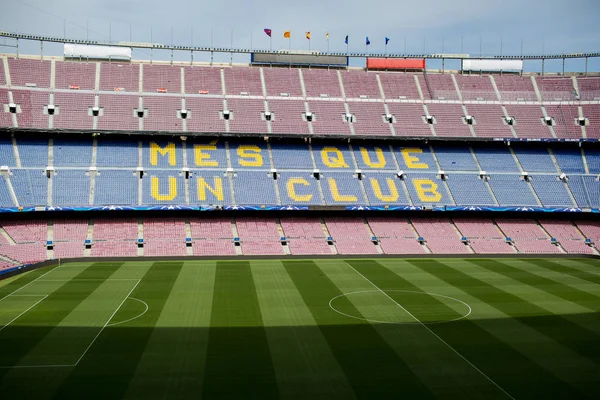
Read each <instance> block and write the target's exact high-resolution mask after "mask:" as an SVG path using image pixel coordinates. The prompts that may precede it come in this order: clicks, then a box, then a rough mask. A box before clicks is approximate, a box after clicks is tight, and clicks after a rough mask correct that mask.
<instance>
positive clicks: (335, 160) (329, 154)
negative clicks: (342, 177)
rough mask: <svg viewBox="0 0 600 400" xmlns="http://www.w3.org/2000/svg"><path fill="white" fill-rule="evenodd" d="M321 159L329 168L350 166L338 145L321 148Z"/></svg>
mask: <svg viewBox="0 0 600 400" xmlns="http://www.w3.org/2000/svg"><path fill="white" fill-rule="evenodd" d="M321 160H323V164H325V165H327V166H328V167H329V168H350V167H348V164H346V161H345V160H344V154H342V151H341V150H340V149H338V148H337V147H323V150H321Z"/></svg>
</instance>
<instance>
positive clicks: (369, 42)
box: [366, 36, 371, 46]
mask: <svg viewBox="0 0 600 400" xmlns="http://www.w3.org/2000/svg"><path fill="white" fill-rule="evenodd" d="M366 43H367V46H368V45H370V44H371V41H370V40H369V37H368V36H367V41H366Z"/></svg>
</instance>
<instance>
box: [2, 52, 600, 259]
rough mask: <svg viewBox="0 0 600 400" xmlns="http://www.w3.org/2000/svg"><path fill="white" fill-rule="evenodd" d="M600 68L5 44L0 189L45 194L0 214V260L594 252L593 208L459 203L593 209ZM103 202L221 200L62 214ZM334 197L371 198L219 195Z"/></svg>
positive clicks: (599, 154)
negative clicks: (424, 67) (468, 70)
mask: <svg viewBox="0 0 600 400" xmlns="http://www.w3.org/2000/svg"><path fill="white" fill-rule="evenodd" d="M6 65H7V66H8V69H6V68H5V66H6ZM599 82H600V78H599V77H581V76H578V77H547V76H537V75H527V76H518V75H511V74H506V73H504V74H501V75H500V74H494V75H488V74H480V75H465V74H458V73H454V72H452V73H437V72H435V73H434V72H422V73H416V72H411V73H401V72H387V71H377V72H375V71H366V70H364V69H358V68H347V69H344V70H336V69H320V68H302V69H298V68H291V67H290V68H282V67H266V66H265V67H256V66H252V67H248V66H237V65H235V66H223V65H218V66H212V65H211V66H210V67H209V66H207V65H197V64H194V65H183V64H182V63H177V62H175V63H170V64H167V63H166V62H160V61H159V62H152V63H148V62H137V61H136V62H132V63H122V62H96V61H92V62H89V61H86V62H78V61H64V60H62V59H60V58H55V59H54V58H53V59H52V60H40V59H36V58H33V57H25V58H14V57H12V56H8V57H7V56H5V55H2V56H0V130H3V132H0V166H2V167H3V168H2V170H1V171H0V207H3V208H9V209H8V210H3V211H23V210H24V209H26V210H24V211H33V210H34V208H35V211H43V210H44V207H48V208H47V209H46V210H47V211H46V212H47V214H43V215H41V214H39V213H26V214H18V213H13V214H14V215H16V217H15V216H14V215H13V216H11V217H10V218H8V217H7V218H5V219H3V220H0V269H6V268H10V267H12V266H15V265H21V264H28V263H35V262H39V261H43V260H46V259H52V258H73V257H126V256H127V257H157V256H173V257H185V256H191V255H195V256H236V255H255V256H261V255H277V256H284V255H329V254H339V255H361V254H369V255H376V254H434V255H435V254H469V253H476V254H496V253H497V254H500V253H506V254H515V253H517V254H518V253H534V254H541V253H549V254H551V253H557V254H562V253H570V254H594V255H598V250H597V248H596V247H594V246H591V244H592V243H598V242H600V227H599V225H598V223H597V221H595V220H592V218H590V221H588V220H586V219H585V218H574V219H573V220H568V219H554V218H552V219H550V218H547V217H545V216H544V218H539V217H538V216H537V215H535V214H534V215H530V214H528V215H527V218H519V219H516V218H514V217H513V216H511V217H510V219H506V218H503V217H498V218H494V219H491V218H489V214H485V215H486V217H485V218H467V217H465V216H464V215H465V214H466V213H467V212H470V211H471V210H479V209H480V208H481V209H483V210H484V211H489V210H490V209H489V208H488V207H492V210H493V211H499V210H501V209H504V208H507V209H508V210H509V211H515V208H516V209H518V210H523V211H533V212H536V211H539V209H538V208H537V207H546V209H545V210H544V211H555V212H556V211H561V212H562V211H571V212H581V211H584V212H587V211H593V212H594V213H595V212H597V211H598V210H597V208H600V181H599V180H598V174H600V151H599V150H598V148H597V144H595V143H587V142H589V141H591V140H593V139H600V104H599V101H600V83H599ZM114 133H117V134H118V133H121V135H113V134H114ZM123 133H126V134H127V135H129V134H131V135H132V136H125V135H124V134H123ZM150 134H152V135H150ZM133 135H137V136H133ZM246 136H254V137H246ZM263 138H264V139H263ZM340 138H341V139H342V140H340ZM378 138H381V139H380V140H379V141H377V140H376V139H378ZM500 138H502V139H504V141H501V140H499V141H498V142H497V143H496V141H492V140H489V139H500ZM446 139H450V140H452V142H449V141H446ZM482 139H487V140H482ZM520 139H533V141H536V142H538V141H539V142H540V143H520ZM546 139H567V140H566V141H561V142H560V143H554V142H546V141H545V140H546ZM579 139H590V140H588V141H587V142H586V143H570V142H571V141H573V142H574V141H578V140H579ZM509 140H510V142H509ZM542 140H543V141H542ZM529 141H531V140H529ZM578 145H579V147H577V146H578ZM563 174H564V175H563ZM96 206H98V207H101V208H102V209H109V210H111V209H129V207H138V208H143V209H146V210H147V209H152V210H154V209H157V208H163V206H164V207H167V206H169V207H170V206H182V208H184V207H183V206H202V207H203V208H204V207H209V209H212V208H210V206H214V207H213V208H214V209H215V212H214V213H202V215H201V216H198V214H194V215H191V214H187V215H186V214H185V213H183V212H182V213H180V214H175V217H172V216H168V215H167V216H165V215H162V216H161V215H159V214H156V213H152V212H153V211H149V213H148V214H146V213H141V214H140V217H139V218H129V217H121V218H118V217H114V216H113V215H109V217H108V218H107V217H106V216H105V214H104V215H103V214H99V213H96V214H92V215H91V216H90V217H89V219H88V216H87V214H84V215H86V217H85V218H81V217H79V215H75V218H70V217H67V215H66V214H60V208H61V207H65V208H67V209H70V208H71V207H73V208H82V209H85V210H89V207H96ZM157 206H158V207H157ZM284 206H285V207H284ZM287 206H297V207H287ZM330 206H333V207H336V208H335V210H336V212H337V210H339V211H341V210H343V209H350V208H352V209H359V210H362V209H363V208H369V207H373V208H376V209H377V210H379V211H375V212H373V214H353V215H343V213H340V214H333V215H332V214H328V213H323V214H303V213H302V212H300V211H299V214H291V213H292V211H289V213H286V212H287V210H286V211H280V214H276V215H273V214H269V213H268V212H267V211H265V214H261V215H260V217H257V216H256V214H237V213H236V211H230V209H233V210H235V209H236V208H242V209H243V208H250V209H256V208H267V209H271V208H276V209H280V210H281V209H283V208H297V209H303V210H304V209H306V208H310V209H322V208H324V207H330ZM383 207H385V208H388V207H389V208H393V207H398V208H402V209H403V210H414V209H420V208H421V207H423V208H424V209H433V210H434V211H436V212H435V213H434V214H435V215H434V216H433V217H432V216H431V215H425V214H423V213H420V212H419V211H415V214H412V212H413V211H406V212H405V214H394V213H390V214H389V216H388V215H384V216H382V215H381V214H377V213H378V212H383V211H381V210H382V208H383ZM172 208H177V207H172ZM189 208H192V207H189ZM197 208H198V207H195V209H197ZM221 208H225V209H227V211H224V212H222V213H223V214H220V213H221V211H217V210H220V209H221ZM457 208H459V209H460V210H461V211H464V213H463V214H460V215H461V216H460V217H456V216H455V215H456V214H450V213H438V212H437V211H442V210H444V209H445V210H446V211H448V210H451V211H453V210H456V209H457ZM578 208H580V209H584V210H580V209H578ZM588 208H592V209H594V210H588ZM103 212H104V211H103ZM126 212H129V211H126ZM294 212H295V211H294ZM348 212H350V211H348ZM369 213H371V211H369ZM76 214H79V213H76ZM205 214H209V215H207V216H205ZM215 214H216V215H215ZM442 214H443V215H444V217H439V215H442ZM20 215H32V217H31V220H29V219H26V220H21V219H19V216H20ZM115 215H121V214H115ZM122 215H131V214H122ZM365 215H366V216H365ZM371 215H373V216H371ZM495 215H497V214H496V213H495V214H494V216H495ZM582 215H584V216H585V215H591V213H590V214H582ZM551 238H554V239H556V240H555V241H553V240H551ZM586 239H589V240H588V242H586ZM87 240H89V241H87ZM590 242H591V243H590Z"/></svg>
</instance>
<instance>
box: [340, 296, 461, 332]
mask: <svg viewBox="0 0 600 400" xmlns="http://www.w3.org/2000/svg"><path fill="white" fill-rule="evenodd" d="M329 307H330V308H331V309H332V310H333V311H335V312H337V313H338V314H341V315H344V316H346V317H349V318H354V319H359V320H363V321H368V322H373V323H380V324H406V325H414V324H440V323H446V322H452V321H458V320H461V319H464V318H466V317H468V316H469V315H470V314H471V311H472V310H471V307H470V306H469V305H468V304H467V303H465V302H464V301H462V300H459V299H456V298H454V297H450V296H445V295H443V294H437V293H428V292H418V291H413V290H400V289H389V290H377V289H374V290H360V291H357V292H350V293H345V294H341V295H339V296H336V297H334V298H332V299H331V300H330V301H329Z"/></svg>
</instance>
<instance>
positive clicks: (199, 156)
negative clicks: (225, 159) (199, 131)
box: [194, 144, 219, 167]
mask: <svg viewBox="0 0 600 400" xmlns="http://www.w3.org/2000/svg"><path fill="white" fill-rule="evenodd" d="M215 150H217V146H215V145H205V144H195V145H194V155H195V158H196V165H197V166H198V167H218V166H219V162H218V161H216V160H211V159H210V154H206V153H203V151H215Z"/></svg>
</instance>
